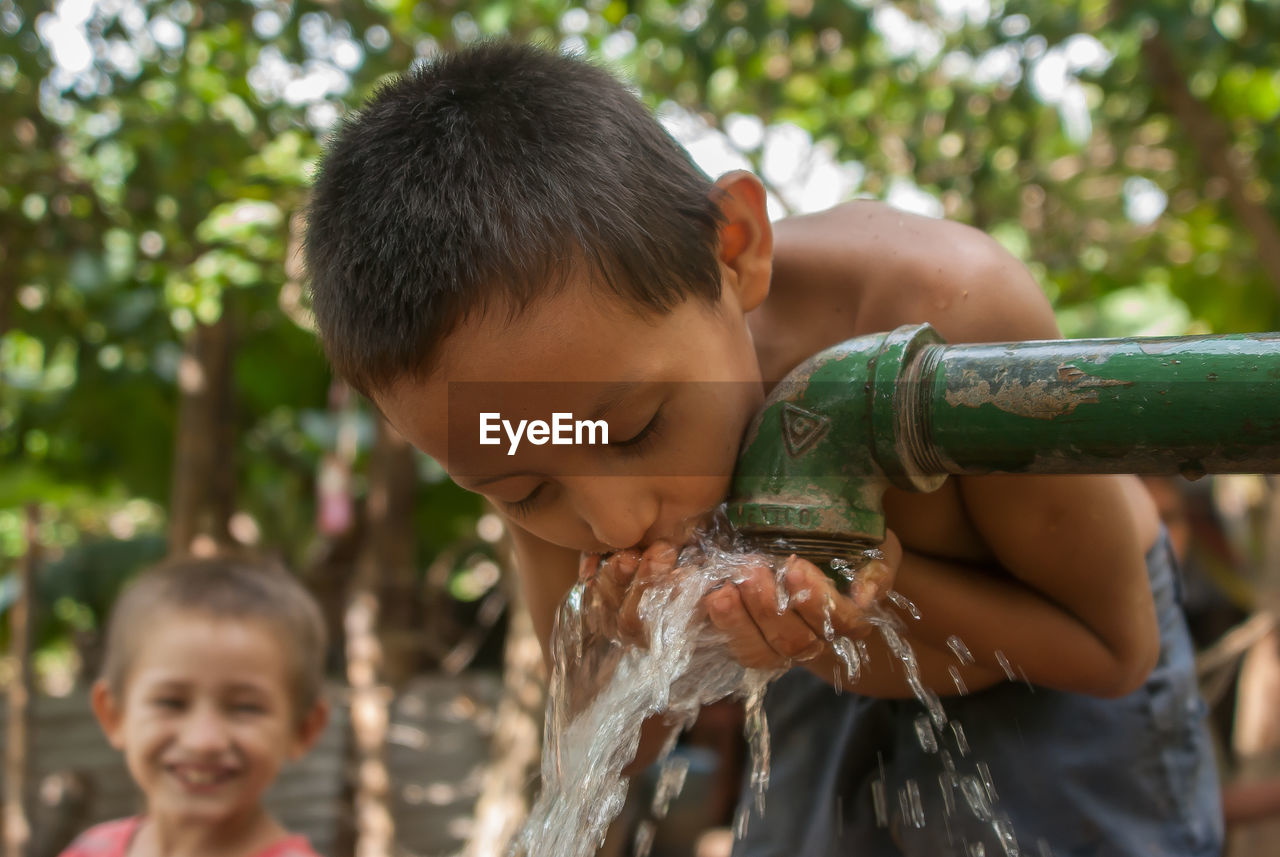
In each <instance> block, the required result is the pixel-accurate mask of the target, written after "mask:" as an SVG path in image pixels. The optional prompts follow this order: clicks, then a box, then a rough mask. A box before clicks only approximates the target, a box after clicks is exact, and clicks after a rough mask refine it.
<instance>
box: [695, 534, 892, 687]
mask: <svg viewBox="0 0 1280 857" xmlns="http://www.w3.org/2000/svg"><path fill="white" fill-rule="evenodd" d="M880 550H881V553H882V554H883V556H882V557H881V558H879V559H872V560H871V561H870V562H868V563H867V564H866V565H865V566H863V568H861V569H860V570H859V571H858V572H857V575H856V578H855V579H854V581H853V584H852V586H850V587H849V588H848V591H847V592H842V591H840V588H839V587H837V585H836V582H835V581H834V580H832V579H831V578H830V577H828V576H827V575H826V574H825V573H824V572H823V570H822V569H820V568H818V567H817V566H816V565H814V564H813V563H811V562H809V561H808V560H805V559H801V558H800V557H797V556H791V557H789V558H787V560H786V561H785V562H784V563H783V564H782V565H781V566H780V571H779V570H776V569H774V568H773V567H771V566H770V564H769V563H768V562H767V561H766V560H765V559H764V558H763V557H761V558H759V560H758V561H757V562H752V563H749V564H747V565H745V566H744V567H743V568H742V569H741V574H739V575H738V576H737V577H736V581H737V582H726V583H725V584H724V585H723V586H721V587H720V588H719V589H716V590H714V591H712V592H710V593H708V594H707V596H706V598H704V599H703V603H704V604H705V606H706V609H707V616H708V618H709V619H710V621H711V623H712V625H714V626H715V627H716V628H718V629H719V630H720V631H721V632H723V633H724V634H725V635H726V637H727V644H728V646H729V650H730V651H731V652H732V653H733V655H734V657H735V658H737V660H738V661H739V662H740V663H741V664H742V665H743V666H747V667H752V668H755V669H781V668H785V667H787V666H789V665H790V664H792V663H804V662H806V661H810V660H813V659H815V658H817V657H818V656H819V655H822V654H824V652H826V651H827V650H828V648H829V646H830V641H831V640H833V639H836V638H838V637H849V638H858V637H862V636H865V635H866V634H867V633H869V631H870V628H871V626H870V625H869V623H868V622H867V621H866V618H867V614H868V612H869V611H870V610H872V609H873V607H874V606H875V604H876V603H877V602H878V601H879V600H880V599H881V598H883V597H884V596H885V594H887V593H888V592H889V590H890V589H892V588H893V579H894V575H895V573H896V571H897V568H898V564H899V563H900V562H901V561H902V546H901V545H900V544H899V542H898V539H897V537H895V536H894V535H893V533H892V532H888V533H886V536H885V541H884V544H882V545H881V546H880ZM779 587H781V588H782V590H783V592H782V595H781V597H780V595H779Z"/></svg>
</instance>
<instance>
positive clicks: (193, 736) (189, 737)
mask: <svg viewBox="0 0 1280 857" xmlns="http://www.w3.org/2000/svg"><path fill="white" fill-rule="evenodd" d="M179 737H180V740H181V742H182V746H183V749H185V750H188V751H191V752H211V751H216V750H222V749H224V748H225V747H226V746H227V725H226V723H225V722H224V721H223V718H222V715H221V714H220V713H219V712H218V711H217V710H215V709H214V708H213V707H212V706H198V707H196V708H194V709H192V711H191V713H190V714H189V715H188V716H187V717H186V719H185V721H184V722H183V724H182V732H181V735H180V736H179Z"/></svg>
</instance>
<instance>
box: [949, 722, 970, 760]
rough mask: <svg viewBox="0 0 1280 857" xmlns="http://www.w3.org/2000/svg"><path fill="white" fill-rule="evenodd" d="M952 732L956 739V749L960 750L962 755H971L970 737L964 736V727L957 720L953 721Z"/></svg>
mask: <svg viewBox="0 0 1280 857" xmlns="http://www.w3.org/2000/svg"><path fill="white" fill-rule="evenodd" d="M951 732H952V734H953V735H954V736H955V739H956V749H957V750H959V751H960V755H961V756H967V755H969V739H967V738H965V736H964V727H963V726H961V725H960V724H959V723H958V722H956V721H955V720H952V721H951Z"/></svg>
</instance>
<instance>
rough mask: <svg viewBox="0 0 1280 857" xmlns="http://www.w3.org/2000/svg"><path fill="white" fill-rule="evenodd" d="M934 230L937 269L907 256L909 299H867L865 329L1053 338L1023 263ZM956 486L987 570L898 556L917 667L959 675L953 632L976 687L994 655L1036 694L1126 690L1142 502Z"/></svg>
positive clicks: (1138, 617)
mask: <svg viewBox="0 0 1280 857" xmlns="http://www.w3.org/2000/svg"><path fill="white" fill-rule="evenodd" d="M936 228H938V229H939V230H940V233H939V236H938V237H939V239H940V240H937V241H933V242H931V244H930V245H927V246H931V247H933V248H934V249H936V250H937V258H936V259H934V258H924V257H923V254H921V253H920V252H919V251H918V250H917V251H916V252H915V254H914V255H915V257H916V261H915V262H913V263H912V265H913V267H914V269H915V270H914V272H913V273H914V278H915V280H916V283H917V285H918V286H919V288H918V290H916V291H915V292H914V295H915V297H914V300H913V301H912V302H910V305H907V306H898V305H896V304H895V303H894V302H893V300H892V298H891V297H890V296H891V295H892V290H884V289H879V290H876V291H877V294H883V295H885V296H886V297H885V299H884V300H885V302H884V303H883V304H882V305H881V306H879V307H875V306H872V307H869V309H871V312H870V313H869V315H871V316H873V318H871V319H869V321H868V323H869V324H870V325H871V326H872V327H875V328H883V329H886V330H887V329H891V328H893V327H895V326H897V325H899V324H905V323H912V322H915V323H918V322H920V321H929V322H931V323H932V324H933V325H934V326H935V327H936V328H937V329H938V330H939V332H940V333H941V334H942V336H943V337H944V338H945V339H946V340H947V341H948V342H951V343H961V342H997V341H1012V340H1030V339H1052V338H1057V336H1058V335H1059V333H1058V329H1057V324H1056V322H1055V320H1054V317H1053V313H1052V310H1051V308H1050V306H1049V304H1048V301H1046V300H1045V298H1044V296H1043V294H1042V293H1041V291H1040V289H1039V286H1038V285H1037V284H1036V283H1035V281H1034V280H1033V279H1032V277H1031V275H1030V273H1029V272H1028V271H1027V270H1026V268H1024V267H1023V266H1022V264H1021V263H1019V262H1018V261H1017V260H1016V259H1014V258H1013V257H1012V256H1011V255H1009V254H1008V253H1007V252H1005V251H1004V250H1003V248H1001V247H999V245H998V244H996V243H995V242H994V241H993V240H991V239H990V238H988V237H987V236H985V235H982V234H981V233H979V232H977V231H976V230H972V229H968V228H967V227H963V226H960V225H958V224H944V223H939V224H938V225H937V227H936ZM899 250H900V252H902V253H906V252H908V251H907V250H906V248H899ZM949 261H950V262H951V264H948V262H949ZM877 316H878V318H877ZM957 483H958V486H959V489H960V494H961V497H962V499H963V502H964V505H965V508H966V511H967V513H968V516H969V518H970V520H971V521H972V523H973V525H974V527H975V529H976V530H977V532H978V534H979V535H980V536H981V538H982V539H983V541H984V542H985V543H986V545H987V546H988V547H989V548H990V550H991V552H992V554H994V557H995V561H994V563H991V564H990V565H989V566H988V567H986V568H982V567H976V566H974V565H972V564H964V563H960V562H956V561H951V560H947V559H942V558H936V557H928V556H924V555H921V554H918V553H911V552H910V550H909V548H908V552H907V554H906V555H905V556H904V560H903V563H902V565H901V567H900V568H899V570H898V577H897V580H896V583H895V588H896V589H897V590H898V591H900V592H902V594H904V595H906V596H907V597H908V598H910V599H911V600H913V601H914V602H915V603H916V604H917V606H918V607H919V610H920V613H921V616H922V618H921V620H920V621H919V622H916V621H913V620H910V619H908V620H907V622H908V625H909V631H910V633H911V639H914V640H918V641H919V642H921V643H922V644H924V647H925V649H927V650H929V651H926V652H924V653H923V654H922V656H921V659H922V661H925V662H927V661H929V660H931V659H938V660H939V663H938V664H937V666H938V667H940V668H941V669H942V670H943V675H944V676H945V666H946V665H951V664H958V662H957V660H956V659H955V658H954V656H952V655H951V653H950V652H949V651H948V649H947V647H946V640H947V638H948V637H949V636H951V635H955V636H958V637H959V638H960V639H961V640H962V641H964V643H965V644H966V645H967V647H968V648H969V649H970V651H971V652H972V653H973V655H974V657H975V659H977V666H978V667H979V668H982V669H981V670H979V671H974V672H973V673H971V678H972V679H973V680H974V681H976V682H980V683H981V682H982V681H983V676H987V677H990V676H992V675H995V676H999V677H1003V668H1002V667H1001V666H1000V664H999V661H998V660H997V658H996V651H1000V652H1002V653H1003V655H1004V657H1005V658H1007V660H1008V662H1010V663H1011V664H1012V665H1013V668H1014V669H1015V670H1019V669H1020V670H1021V671H1022V672H1023V673H1025V675H1026V677H1027V678H1028V679H1029V680H1030V681H1032V682H1033V683H1036V684H1040V685H1044V686H1047V687H1054V688H1059V689H1062V690H1071V691H1077V692H1082V693H1090V694H1095V695H1100V696H1112V695H1120V694H1124V693H1127V692H1129V691H1130V690H1132V689H1134V688H1135V687H1137V686H1138V685H1139V684H1140V683H1141V681H1142V680H1143V679H1144V678H1145V676H1146V675H1147V673H1148V672H1149V671H1150V669H1151V668H1152V666H1153V665H1154V663H1155V659H1156V657H1157V655H1158V649H1159V634H1158V629H1157V625H1156V617H1155V611H1154V606H1153V602H1152V598H1151V593H1150V586H1149V582H1148V578H1147V571H1146V563H1145V551H1146V548H1147V547H1148V546H1147V545H1146V544H1143V543H1142V541H1143V539H1142V538H1141V536H1142V534H1143V533H1145V532H1147V529H1148V528H1146V527H1144V526H1142V524H1141V521H1140V520H1139V516H1140V515H1141V514H1143V513H1144V512H1149V509H1148V508H1144V505H1143V504H1144V502H1149V501H1144V498H1143V496H1142V495H1141V494H1140V492H1141V488H1140V486H1138V485H1137V484H1136V482H1135V480H1133V478H1132V477H1127V476H1031V475H1017V476H980V477H959V478H957ZM944 664H945V665H944ZM925 665H926V664H923V663H922V667H923V666H925ZM879 672H880V673H883V672H884V671H883V670H881V671H879ZM882 677H883V676H880V677H878V676H876V675H875V674H874V673H872V674H871V675H868V676H867V682H868V685H867V687H866V688H865V690H866V691H867V692H871V693H873V694H875V695H895V696H896V695H900V693H901V691H902V690H903V686H902V682H901V679H900V678H899V679H896V681H894V680H890V681H889V685H890V686H891V687H892V686H895V685H896V690H897V691H898V692H895V693H886V692H885V691H886V690H889V689H890V688H889V687H876V686H875V685H877V684H879V682H880V679H881V678H882ZM985 683H990V681H986V682H985ZM950 684H951V683H950V680H949V678H947V679H946V680H945V682H943V683H935V685H934V686H935V689H937V690H939V691H940V692H941V691H946V690H947V689H948V686H949V685H950ZM979 686H980V684H979ZM970 687H971V689H972V688H973V685H970ZM860 689H861V688H860Z"/></svg>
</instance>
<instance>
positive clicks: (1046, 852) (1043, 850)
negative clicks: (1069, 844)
mask: <svg viewBox="0 0 1280 857" xmlns="http://www.w3.org/2000/svg"><path fill="white" fill-rule="evenodd" d="M1036 850H1037V851H1039V852H1040V857H1053V851H1052V850H1050V848H1049V842H1048V841H1047V840H1044V839H1037V840H1036Z"/></svg>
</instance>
